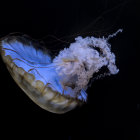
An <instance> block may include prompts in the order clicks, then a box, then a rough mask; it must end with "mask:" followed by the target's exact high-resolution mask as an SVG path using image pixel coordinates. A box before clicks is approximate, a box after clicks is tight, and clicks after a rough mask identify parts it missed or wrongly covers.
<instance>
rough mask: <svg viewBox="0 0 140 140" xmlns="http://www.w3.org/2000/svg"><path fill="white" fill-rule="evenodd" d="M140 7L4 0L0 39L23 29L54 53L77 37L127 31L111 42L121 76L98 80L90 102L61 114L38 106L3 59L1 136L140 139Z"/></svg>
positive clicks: (113, 0) (103, 0)
mask: <svg viewBox="0 0 140 140" xmlns="http://www.w3.org/2000/svg"><path fill="white" fill-rule="evenodd" d="M139 9H140V1H139V0H137V1H136V0H91V1H89V0H85V1H80V0H69V1H67V0H63V1H59V0H46V1H42V0H36V1H34V0H30V1H25V0H24V1H18V2H16V1H0V37H3V36H5V35H7V34H9V33H12V32H21V33H25V34H28V35H29V36H31V37H32V38H35V39H37V40H39V41H41V40H43V41H44V43H45V44H46V46H47V48H49V49H50V50H51V51H52V52H53V54H57V53H58V51H59V50H60V49H63V48H64V47H68V45H69V42H73V41H74V38H75V37H77V36H78V35H81V36H83V37H85V36H91V35H93V36H95V37H102V36H105V37H107V36H108V35H109V34H111V33H114V32H116V31H117V30H118V29H119V28H122V29H123V33H119V34H118V35H117V36H116V37H114V38H112V39H111V40H110V43H111V45H112V51H113V52H114V53H115V54H116V59H117V62H116V63H117V66H118V67H119V69H120V72H119V74H118V75H115V76H111V77H106V78H104V79H100V80H96V81H94V83H93V84H92V86H91V87H90V88H89V89H88V91H87V92H88V95H89V98H88V102H87V104H85V105H84V106H82V107H81V108H78V109H75V110H73V111H70V112H68V113H66V114H63V115H57V114H53V113H50V112H47V111H45V110H43V109H41V108H40V107H38V106H37V105H36V104H34V103H33V102H32V101H31V100H30V99H29V98H28V97H27V96H26V95H25V94H24V93H23V91H22V90H21V89H20V88H19V87H18V86H17V85H16V83H15V82H14V80H13V79H12V78H11V76H10V74H9V72H8V71H7V69H6V67H5V65H4V63H3V62H2V60H1V59H0V77H1V78H0V85H1V86H0V87H1V91H0V95H1V97H0V99H1V101H0V103H1V110H0V111H1V112H0V116H1V119H0V120H1V122H0V123H1V124H0V127H1V130H2V131H0V133H1V136H4V139H7V137H8V136H10V138H18V139H21V138H23V137H25V138H26V139H28V138H29V137H28V136H29V135H31V136H32V138H33V137H34V136H35V137H37V136H39V138H40V139H43V138H44V139H52V138H48V135H51V136H53V137H54V136H57V139H62V138H64V139H66V140H71V139H74V138H75V139H78V140H79V139H81V138H84V139H86V140H88V139H90V140H92V139H94V140H98V139H102V140H118V139H123V140H129V139H131V140H139V139H140V127H139V120H140V119H139V116H138V115H139V112H140V98H139V96H138V94H139V90H137V89H138V83H139V77H138V76H139V72H138V66H139V61H138V60H139V57H138V56H139V55H138V54H139V47H140V39H139V37H140V36H139V33H140V32H139V29H140V28H139V26H140V10H139ZM18 134H20V135H18ZM75 134H77V136H76V137H75ZM84 136H85V137H84Z"/></svg>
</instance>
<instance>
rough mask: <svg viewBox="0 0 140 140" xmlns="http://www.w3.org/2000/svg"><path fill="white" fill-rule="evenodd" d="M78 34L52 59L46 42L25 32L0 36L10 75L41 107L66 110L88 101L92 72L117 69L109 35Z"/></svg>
mask: <svg viewBox="0 0 140 140" xmlns="http://www.w3.org/2000/svg"><path fill="white" fill-rule="evenodd" d="M118 32H122V30H121V29H119V30H118V31H117V32H116V33H114V34H112V35H109V36H108V37H107V38H105V37H102V38H96V37H93V36H91V37H85V38H83V37H81V36H78V37H76V38H75V42H73V43H71V44H70V45H69V46H67V48H64V49H63V50H61V51H60V52H59V54H58V55H57V56H55V57H54V58H53V59H52V57H51V55H50V54H49V51H48V50H47V48H46V47H45V46H42V45H41V44H40V43H39V42H38V41H36V40H34V39H32V38H31V37H29V36H27V35H15V34H10V35H7V36H5V37H3V38H1V40H0V54H1V57H2V59H3V61H4V63H5V64H6V67H7V69H8V71H9V72H10V74H11V76H12V77H13V79H14V80H15V82H16V83H17V84H18V86H19V87H20V88H21V89H22V90H23V91H24V92H25V93H26V95H27V96H28V97H29V98H30V99H31V100H32V101H33V102H35V103H36V104H37V105H38V106H40V107H41V108H43V109H45V110H47V111H49V112H53V113H58V114H63V113H66V112H68V111H70V110H72V109H74V108H76V107H77V106H80V105H82V104H84V103H86V102H87V99H88V94H87V93H86V90H87V89H88V84H89V81H90V79H91V78H92V77H93V76H94V74H95V73H98V72H99V71H100V69H101V68H102V67H104V66H105V67H107V69H108V72H107V73H106V75H115V74H117V73H118V72H119V69H118V68H117V66H116V64H115V61H116V60H115V54H114V53H113V52H111V45H110V44H109V42H108V41H109V39H110V38H112V37H114V36H116V34H117V33H118Z"/></svg>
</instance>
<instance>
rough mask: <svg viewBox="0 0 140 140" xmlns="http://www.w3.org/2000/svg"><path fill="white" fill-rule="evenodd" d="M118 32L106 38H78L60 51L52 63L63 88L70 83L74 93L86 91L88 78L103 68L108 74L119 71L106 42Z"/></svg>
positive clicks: (109, 46)
mask: <svg viewBox="0 0 140 140" xmlns="http://www.w3.org/2000/svg"><path fill="white" fill-rule="evenodd" d="M118 32H122V30H121V29H119V30H118V31H117V32H116V33H114V34H112V35H109V36H108V37H107V38H104V37H103V38H95V37H93V36H92V37H86V38H82V37H81V36H79V37H77V38H75V42H74V43H71V44H70V46H69V48H65V49H64V50H62V51H60V53H59V55H58V56H56V57H55V58H54V60H53V63H54V64H55V65H57V67H56V72H57V73H58V75H59V76H60V77H61V82H62V83H63V84H64V86H65V85H66V86H67V84H70V83H71V85H74V90H75V92H78V91H80V90H81V89H86V87H87V84H88V82H89V80H90V78H92V77H93V74H94V73H96V72H98V71H99V70H100V69H101V68H102V67H103V66H106V67H107V68H108V70H109V74H117V73H118V71H119V69H118V68H117V67H116V65H115V55H114V53H112V52H111V45H110V44H109V43H108V40H109V39H110V38H112V37H113V36H116V34H117V33H118Z"/></svg>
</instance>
